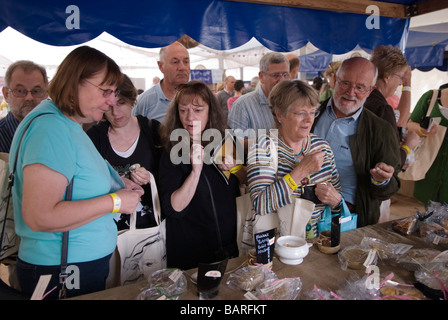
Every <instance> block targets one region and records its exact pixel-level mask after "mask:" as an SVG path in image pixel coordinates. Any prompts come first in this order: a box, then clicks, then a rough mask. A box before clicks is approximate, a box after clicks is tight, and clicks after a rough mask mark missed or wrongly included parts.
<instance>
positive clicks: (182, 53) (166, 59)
mask: <svg viewBox="0 0 448 320" xmlns="http://www.w3.org/2000/svg"><path fill="white" fill-rule="evenodd" d="M157 65H158V66H159V70H160V72H162V73H163V79H162V80H161V81H160V82H158V83H157V84H156V85H154V86H153V87H151V88H150V89H148V90H147V91H145V92H144V93H142V94H141V95H139V97H138V99H137V105H136V106H135V108H134V110H133V115H139V114H140V115H142V116H145V117H147V118H148V119H156V120H157V121H159V122H162V121H163V119H164V117H165V114H166V111H167V109H168V105H169V104H170V102H171V100H172V99H173V97H174V95H175V94H176V88H177V86H179V85H180V84H183V83H186V82H188V80H189V79H190V55H189V53H188V50H187V49H186V48H185V47H184V46H183V45H182V44H181V43H180V42H178V41H176V42H174V43H172V44H170V45H169V46H166V47H163V48H161V49H160V54H159V61H157Z"/></svg>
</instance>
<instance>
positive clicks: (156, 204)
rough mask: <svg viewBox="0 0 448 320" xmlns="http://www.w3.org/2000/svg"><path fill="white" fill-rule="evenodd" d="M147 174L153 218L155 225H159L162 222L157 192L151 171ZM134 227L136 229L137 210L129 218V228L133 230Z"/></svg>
mask: <svg viewBox="0 0 448 320" xmlns="http://www.w3.org/2000/svg"><path fill="white" fill-rule="evenodd" d="M148 172H149V171H148ZM149 176H150V178H149V181H150V184H151V198H152V210H153V212H154V220H155V221H156V223H157V225H159V226H160V224H161V223H162V214H161V211H162V209H161V206H160V198H159V192H158V190H157V184H156V180H155V178H154V175H153V174H152V173H151V172H149ZM135 229H137V212H134V213H133V214H131V216H130V218H129V230H135Z"/></svg>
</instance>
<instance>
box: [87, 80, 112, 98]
mask: <svg viewBox="0 0 448 320" xmlns="http://www.w3.org/2000/svg"><path fill="white" fill-rule="evenodd" d="M84 81H85V82H87V83H90V84H91V85H92V86H94V87H97V88H98V89H100V90H101V91H103V97H104V98H108V97H110V95H111V94H112V93H114V94H115V96H116V97H117V96H118V95H119V94H120V90H118V89H116V90H112V89H103V88H100V87H99V86H97V85H96V84H93V83H92V82H90V81H89V80H87V79H84Z"/></svg>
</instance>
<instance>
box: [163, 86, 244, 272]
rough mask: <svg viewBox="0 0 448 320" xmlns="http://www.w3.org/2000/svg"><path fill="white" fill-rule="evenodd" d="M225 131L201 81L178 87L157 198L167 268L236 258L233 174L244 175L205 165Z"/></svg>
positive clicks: (225, 166) (169, 115) (167, 121)
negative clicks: (227, 173) (163, 225)
mask: <svg viewBox="0 0 448 320" xmlns="http://www.w3.org/2000/svg"><path fill="white" fill-rule="evenodd" d="M225 128H226V121H225V117H224V116H223V113H222V111H221V109H220V107H219V106H218V102H217V100H216V98H215V96H214V95H213V93H212V92H211V90H210V89H209V88H208V87H207V85H206V84H205V83H203V82H199V81H191V82H189V83H187V84H185V85H183V86H182V87H181V88H178V92H177V93H176V96H175V98H174V99H173V101H172V103H171V105H170V107H169V109H168V113H167V116H166V117H165V120H164V122H163V124H162V125H161V131H160V134H161V139H162V143H163V145H164V147H165V150H164V152H163V153H162V157H161V161H160V175H159V176H160V179H159V194H160V202H161V206H162V210H163V211H164V212H165V214H166V246H167V248H166V249H167V265H168V267H176V268H181V269H190V268H194V267H197V266H198V263H200V262H202V263H210V262H215V261H219V260H221V259H222V258H224V257H225V256H226V257H236V256H238V247H237V243H236V231H237V228H236V217H237V215H236V200H235V198H236V197H237V196H239V180H238V178H237V176H236V175H239V176H240V177H243V176H244V174H245V173H244V170H239V171H237V172H235V174H230V176H229V178H227V177H226V176H225V175H224V174H223V172H222V171H221V170H220V169H218V165H217V166H215V165H214V164H213V163H211V161H209V160H210V159H211V157H212V153H213V150H212V149H213V147H211V146H212V145H215V146H218V145H220V144H221V139H222V138H223V137H224V133H225ZM208 129H213V130H208ZM204 132H205V134H204ZM207 133H214V134H215V135H216V138H213V139H209V138H207V137H206V135H207ZM214 139H216V140H214ZM179 140H181V141H179ZM235 164H236V162H235V161H234V160H231V163H228V164H223V165H219V168H221V169H222V170H228V169H230V168H235V167H236V166H235ZM238 167H240V166H238ZM235 170H236V169H235ZM235 170H231V171H232V172H234V171H235ZM209 185H210V187H211V188H209V187H208V186H209ZM213 208H215V209H216V210H214V209H213ZM215 212H216V216H217V221H218V223H216V220H215ZM217 226H219V229H218V227H217ZM219 235H220V239H221V243H222V247H223V251H224V253H223V252H222V251H220V245H219V242H220V241H219V240H218V239H219Z"/></svg>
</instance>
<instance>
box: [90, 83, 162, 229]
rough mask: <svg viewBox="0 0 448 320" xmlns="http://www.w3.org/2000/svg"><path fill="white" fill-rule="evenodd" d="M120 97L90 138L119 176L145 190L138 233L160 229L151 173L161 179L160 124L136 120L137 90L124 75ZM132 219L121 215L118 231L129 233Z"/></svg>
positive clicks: (146, 120)
mask: <svg viewBox="0 0 448 320" xmlns="http://www.w3.org/2000/svg"><path fill="white" fill-rule="evenodd" d="M117 89H118V90H119V92H120V93H119V94H118V97H117V103H116V105H113V106H110V108H109V110H108V111H106V112H105V113H104V119H103V121H100V122H99V123H98V124H96V125H94V126H92V127H91V128H90V129H89V130H88V131H87V134H88V136H89V137H90V139H92V141H93V143H94V144H95V146H96V148H97V149H98V151H99V153H100V154H101V155H102V156H103V157H104V159H106V160H107V161H108V162H109V163H110V164H111V165H112V166H113V167H114V169H115V170H116V171H117V172H118V174H119V175H120V176H124V177H126V178H128V179H131V180H132V181H134V182H135V183H137V184H138V185H141V186H142V187H143V190H144V191H145V194H144V195H143V196H142V201H141V205H139V206H138V207H137V211H136V213H137V229H139V228H149V227H153V226H156V225H157V223H156V221H155V219H154V212H153V205H152V197H151V185H150V183H149V179H150V174H149V172H151V173H152V174H153V175H154V177H156V175H157V170H158V166H159V160H160V159H159V157H158V156H157V155H158V154H159V149H158V148H157V146H158V144H159V136H158V128H159V125H160V123H159V122H158V121H157V120H148V118H146V117H144V116H140V115H138V116H133V115H132V107H133V106H134V105H135V102H136V100H137V89H136V88H135V87H134V84H133V83H132V81H131V79H129V77H128V76H127V75H124V77H123V82H122V83H121V84H120V85H119V86H118V87H117ZM129 218H130V217H129V215H128V214H118V216H117V217H116V221H117V225H118V230H123V229H129Z"/></svg>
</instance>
